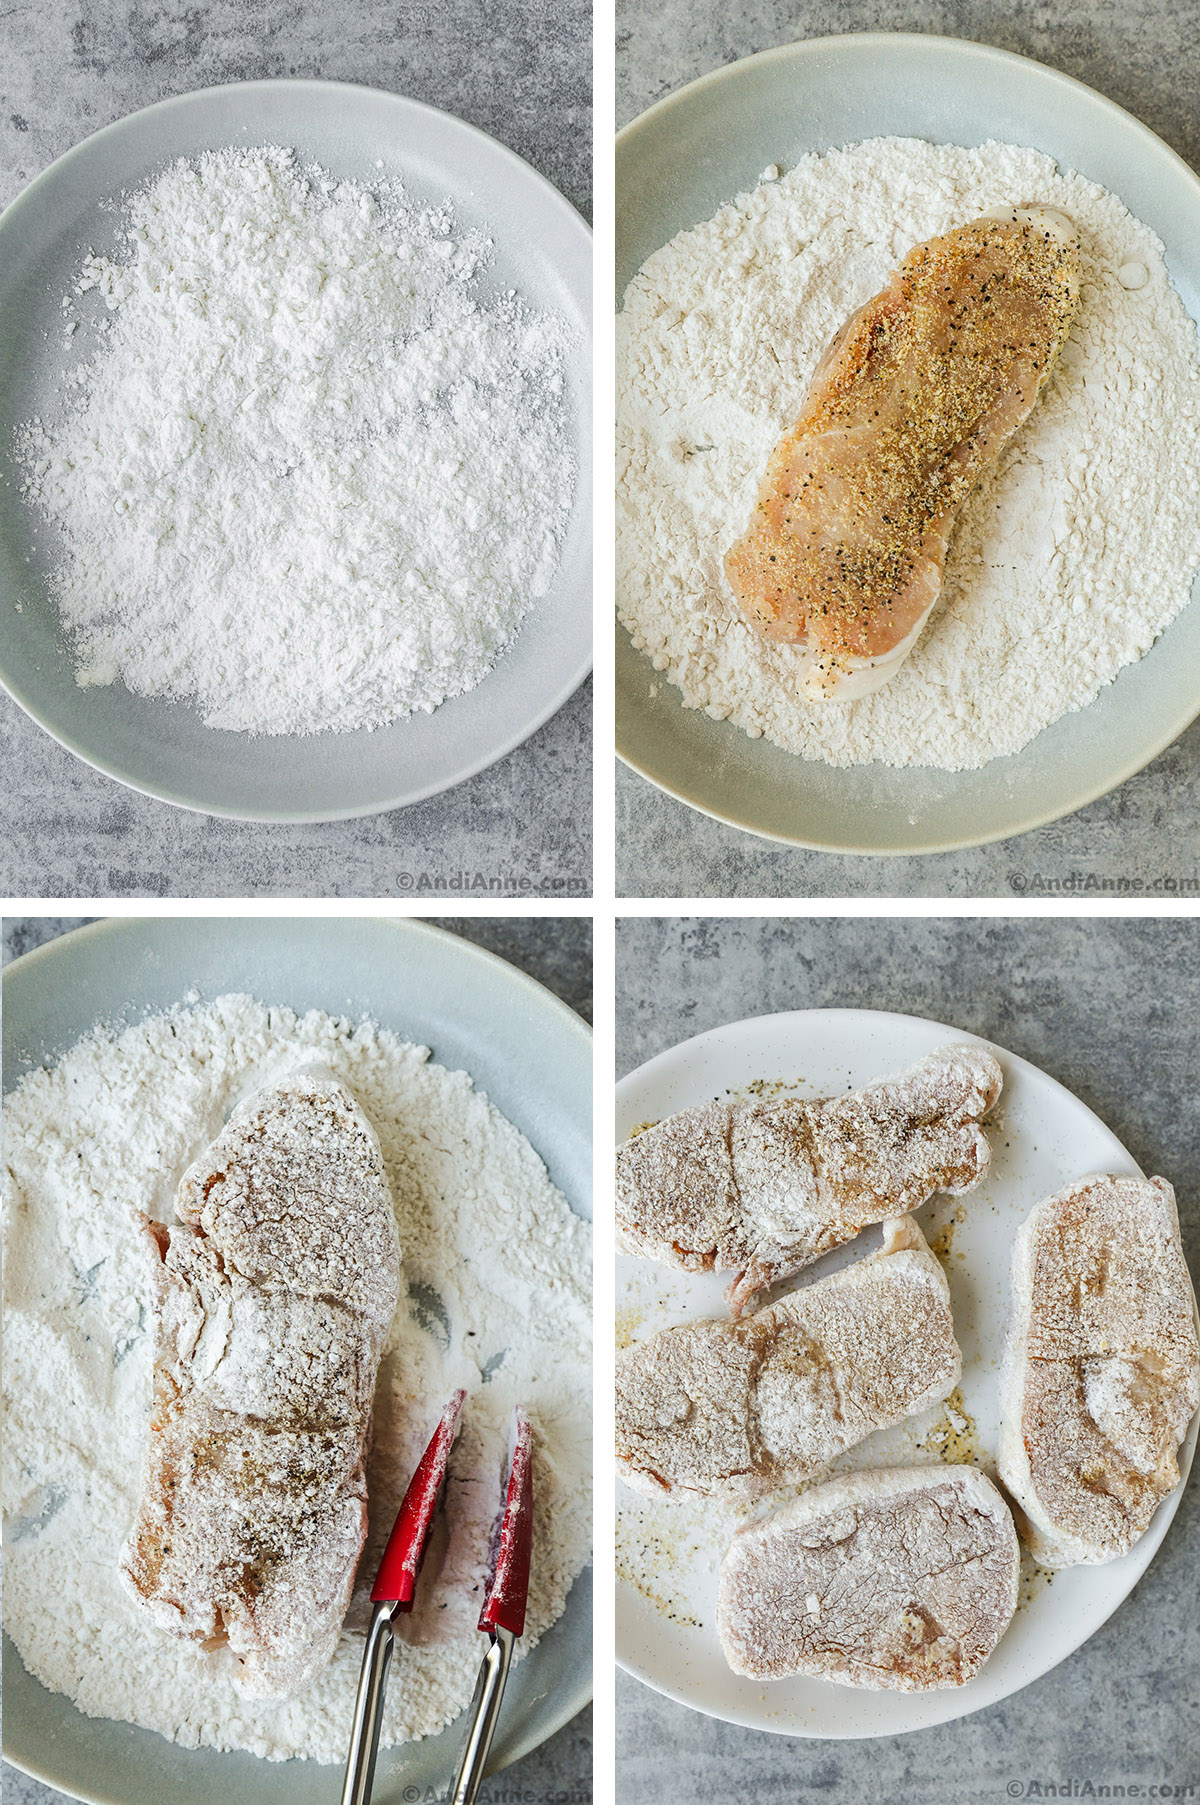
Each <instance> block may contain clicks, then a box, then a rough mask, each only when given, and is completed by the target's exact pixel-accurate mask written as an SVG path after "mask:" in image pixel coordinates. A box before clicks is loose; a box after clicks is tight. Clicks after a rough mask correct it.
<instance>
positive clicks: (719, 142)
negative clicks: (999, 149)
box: [617, 33, 1200, 853]
mask: <svg viewBox="0 0 1200 1805" xmlns="http://www.w3.org/2000/svg"><path fill="white" fill-rule="evenodd" d="M891 134H895V135H898V136H908V137H914V138H925V139H929V140H932V141H934V142H937V143H943V144H946V143H949V144H963V145H976V144H983V143H986V141H987V140H988V139H989V138H995V139H1000V140H1002V141H1007V142H1008V143H1011V144H1022V145H1030V146H1032V147H1034V148H1035V149H1037V150H1041V151H1045V152H1047V153H1048V154H1049V155H1050V156H1053V157H1055V158H1057V160H1058V162H1059V164H1060V166H1061V167H1062V168H1063V169H1076V170H1078V171H1080V173H1081V174H1083V175H1085V176H1087V177H1089V178H1090V179H1091V180H1092V181H1094V182H1099V183H1101V184H1102V185H1103V186H1104V187H1106V188H1108V189H1110V190H1111V191H1112V192H1113V193H1114V194H1117V195H1119V196H1120V197H1121V199H1122V200H1123V201H1124V202H1125V205H1126V206H1127V207H1128V208H1129V209H1130V211H1131V212H1132V213H1134V214H1136V215H1137V216H1138V218H1139V219H1142V220H1144V221H1145V222H1146V224H1147V225H1149V226H1152V227H1153V228H1154V230H1155V231H1156V232H1157V233H1158V235H1159V237H1160V238H1161V239H1162V240H1163V243H1164V244H1165V245H1166V249H1167V263H1168V267H1169V268H1170V271H1171V275H1172V278H1173V280H1174V282H1175V285H1176V287H1177V288H1178V290H1179V292H1180V294H1181V296H1182V297H1183V300H1184V303H1185V305H1186V306H1187V308H1188V310H1189V312H1190V313H1191V314H1192V316H1193V318H1200V179H1198V178H1197V177H1196V175H1195V174H1194V173H1193V172H1192V171H1191V170H1190V169H1189V168H1188V167H1187V165H1186V164H1185V163H1184V162H1182V161H1181V160H1180V158H1179V157H1177V156H1176V155H1175V153H1174V152H1173V151H1171V150H1168V148H1167V146H1166V145H1165V144H1164V143H1163V142H1162V141H1161V139H1159V138H1156V137H1155V136H1154V134H1153V133H1152V132H1150V131H1148V130H1147V129H1146V127H1145V126H1144V125H1141V124H1139V123H1138V121H1137V120H1136V119H1133V118H1131V116H1130V115H1129V114H1128V113H1126V112H1123V111H1122V110H1121V108H1120V107H1117V106H1114V105H1113V103H1112V102H1111V101H1108V100H1104V99H1102V98H1101V96H1100V95H1099V94H1094V93H1093V92H1092V90H1091V89H1090V88H1085V87H1083V86H1082V85H1081V84H1080V83H1079V82H1075V81H1071V80H1069V79H1068V77H1066V76H1065V75H1058V74H1056V73H1055V71H1054V70H1052V69H1045V68H1043V67H1042V66H1041V64H1039V63H1033V62H1029V61H1028V60H1027V59H1026V58H1024V57H1020V56H1011V55H1009V54H1007V53H1006V52H1004V51H1000V50H991V49H989V48H988V47H987V46H985V45H983V44H969V43H963V42H960V41H959V40H957V39H954V38H937V37H924V36H909V35H907V34H904V33H896V34H883V33H881V34H878V35H870V36H867V35H864V36H847V37H838V38H816V39H813V40H812V41H811V42H808V43H799V44H787V45H784V46H783V47H782V48H781V49H779V50H770V51H767V52H765V53H764V54H763V55H761V56H753V57H749V58H747V59H746V60H745V61H744V62H740V63H734V64H732V65H731V66H730V67H728V68H725V69H721V70H718V71H717V72H716V73H715V74H712V75H707V76H705V77H703V79H702V80H700V81H695V82H692V83H691V84H690V85H689V86H688V87H686V88H683V89H681V90H680V91H679V93H678V94H674V95H671V96H670V97H669V98H668V99H666V100H664V101H662V102H660V103H659V104H658V105H657V106H655V107H652V108H651V109H650V111H649V112H647V113H644V114H643V115H642V117H641V118H640V119H638V120H635V122H634V123H633V124H632V125H631V126H629V127H627V128H626V130H625V131H624V132H622V133H621V135H620V137H619V138H618V140H617V303H618V306H619V305H620V300H621V296H622V295H623V294H624V291H625V288H626V286H627V285H628V283H629V282H630V280H631V279H632V277H633V276H634V275H636V273H637V271H638V269H639V268H640V267H641V265H642V264H643V263H644V262H645V260H646V258H647V257H649V256H650V254H651V253H652V252H653V251H656V250H658V249H659V248H660V247H661V246H662V245H664V244H666V243H667V241H668V240H669V239H671V238H673V237H674V235H675V233H676V232H679V231H682V230H683V229H684V228H685V227H688V226H693V225H696V224H698V223H699V222H701V221H703V220H706V219H710V218H711V217H712V215H713V214H714V213H715V212H716V210H717V208H718V207H720V206H722V205H723V204H724V203H725V202H727V201H731V200H732V199H733V198H734V197H735V196H736V195H737V194H738V193H739V192H741V191H742V190H745V189H748V188H754V187H755V186H756V185H757V182H758V177H759V173H760V171H761V170H763V169H764V168H766V167H767V166H768V165H769V164H772V163H779V164H782V165H783V166H784V167H788V166H790V165H792V164H793V163H795V162H796V160H797V159H798V158H799V157H800V156H802V155H804V153H805V152H807V151H812V150H828V149H830V148H831V147H833V146H835V145H842V144H851V143H854V142H856V141H858V140H861V139H863V138H874V137H879V136H887V135H891ZM1198 595H1200V583H1198V584H1197V587H1196V589H1194V590H1193V595H1192V601H1191V603H1190V605H1189V606H1188V607H1186V608H1185V609H1184V610H1183V612H1182V614H1180V615H1179V617H1178V618H1177V619H1176V620H1175V622H1174V623H1173V624H1172V625H1171V626H1170V627H1169V628H1168V630H1167V631H1166V632H1165V633H1164V634H1163V635H1162V637H1161V639H1159V641H1158V643H1157V644H1156V645H1155V646H1154V648H1153V650H1152V651H1151V652H1150V653H1149V654H1148V655H1147V656H1146V657H1145V658H1143V659H1142V660H1141V661H1140V662H1139V663H1137V664H1134V665H1130V666H1128V667H1127V668H1126V669H1125V670H1124V671H1122V672H1121V674H1120V676H1119V677H1118V678H1117V680H1116V682H1115V683H1112V684H1110V685H1109V687H1108V688H1107V689H1106V690H1104V691H1103V692H1102V693H1101V695H1100V696H1099V697H1098V698H1097V699H1096V701H1095V702H1093V703H1092V704H1091V706H1090V707H1088V708H1085V709H1083V710H1082V711H1081V712H1080V713H1078V714H1074V715H1067V716H1065V717H1064V718H1063V719H1062V720H1060V721H1056V722H1055V723H1054V725H1053V726H1052V727H1048V728H1047V729H1046V731H1045V732H1044V733H1041V734H1039V735H1038V737H1037V739H1035V740H1034V741H1033V742H1032V743H1031V744H1030V745H1029V746H1027V747H1026V748H1025V749H1024V751H1022V752H1019V753H1017V754H1016V755H1015V756H1013V757H1011V758H1002V759H993V761H992V762H991V763H990V764H988V765H985V766H984V767H983V769H982V770H979V771H962V772H946V771H932V770H916V769H914V770H899V771H898V770H892V769H891V768H890V767H888V766H886V765H863V766H858V767H855V768H853V769H851V770H846V771H839V770H834V769H833V768H832V767H831V766H828V765H824V764H820V763H818V762H815V761H807V760H802V759H799V758H796V757H794V756H793V755H792V754H790V753H787V752H783V751H781V750H780V749H779V747H777V746H773V745H772V744H771V743H770V742H769V741H768V740H765V739H764V740H751V739H749V738H748V737H747V736H746V734H744V733H743V732H742V731H741V729H740V728H738V727H735V726H733V725H731V724H730V723H729V722H718V721H711V720H709V718H708V716H707V715H705V714H704V713H703V711H696V710H690V709H685V708H684V706H683V704H682V701H681V699H680V695H679V691H678V690H677V689H676V688H675V687H674V685H673V684H669V683H662V684H660V685H658V689H659V693H658V695H657V697H655V698H651V696H650V694H649V691H650V684H651V679H652V677H653V672H652V671H651V669H650V665H649V662H648V660H646V659H645V658H644V657H643V656H642V655H641V653H639V652H635V651H634V649H633V646H632V644H631V643H630V640H629V637H628V635H627V634H626V633H625V632H624V630H623V629H621V628H618V630H617V749H618V751H619V752H620V755H621V757H622V758H623V759H624V760H625V761H626V762H627V763H628V764H630V765H632V766H633V768H634V769H635V770H637V771H640V772H641V774H642V775H643V776H644V777H648V778H650V779H651V780H652V781H653V782H654V783H656V784H658V785H659V787H660V788H661V789H664V790H666V791H667V792H668V793H669V794H670V795H673V796H677V797H678V798H679V799H680V801H682V802H687V803H690V804H691V806H692V807H693V808H697V809H700V810H702V811H703V812H704V813H705V814H708V815H713V816H715V817H716V818H717V819H718V820H719V821H728V822H730V823H731V824H732V825H733V826H734V827H741V828H746V829H749V831H750V832H752V833H756V834H762V835H764V836H765V837H766V838H768V839H774V840H785V841H790V842H791V843H792V844H794V845H798V846H811V847H816V848H818V849H823V850H827V851H831V852H872V853H911V852H943V851H949V850H951V849H953V848H955V847H960V846H976V845H982V844H984V843H985V842H986V841H988V840H999V839H1003V838H1004V837H1005V836H1006V835H1008V834H1017V833H1023V832H1024V831H1025V830H1026V829H1027V828H1031V827H1037V826H1039V825H1040V824H1041V823H1042V822H1044V821H1053V820H1056V819H1057V818H1058V817H1059V816H1060V815H1066V814H1069V813H1070V812H1071V811H1072V810H1073V809H1077V808H1082V807H1083V805H1084V803H1086V802H1091V801H1092V800H1093V799H1094V798H1095V797H1097V796H1102V795H1103V794H1104V793H1105V791H1107V790H1110V789H1112V788H1113V787H1114V786H1115V785H1116V784H1119V783H1123V782H1124V780H1125V779H1126V778H1127V777H1131V776H1132V775H1133V773H1134V772H1135V771H1138V770H1140V769H1141V767H1142V766H1143V765H1145V764H1147V763H1148V762H1149V760H1150V759H1152V758H1154V757H1155V756H1156V754H1157V753H1159V752H1161V751H1162V750H1163V748H1164V747H1165V746H1169V745H1170V743H1171V741H1172V740H1174V739H1176V738H1177V737H1178V735H1179V734H1181V733H1182V732H1183V730H1184V728H1185V727H1186V726H1187V725H1188V723H1189V722H1190V721H1192V720H1193V719H1194V718H1195V716H1196V714H1197V713H1200V602H1198V601H1197V596H1198Z"/></svg>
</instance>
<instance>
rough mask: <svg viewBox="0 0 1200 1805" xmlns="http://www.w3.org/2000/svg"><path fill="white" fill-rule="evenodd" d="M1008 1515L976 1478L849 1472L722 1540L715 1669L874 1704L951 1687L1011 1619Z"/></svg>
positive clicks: (975, 1667) (1017, 1560)
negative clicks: (838, 1690) (808, 1681)
mask: <svg viewBox="0 0 1200 1805" xmlns="http://www.w3.org/2000/svg"><path fill="white" fill-rule="evenodd" d="M1020 1567H1021V1557H1020V1551H1019V1549H1018V1546H1017V1535H1016V1531H1015V1529H1014V1528H1013V1521H1012V1517H1011V1515H1010V1514H1009V1509H1008V1506H1007V1505H1006V1504H1005V1502H1004V1500H1003V1498H1002V1497H1001V1496H1000V1493H999V1492H998V1491H997V1490H996V1488H995V1486H994V1485H993V1484H992V1482H991V1480H990V1479H986V1478H985V1477H984V1475H983V1474H982V1473H980V1472H979V1471H977V1469H976V1468H975V1467H906V1468H903V1469H900V1468H891V1469H888V1470H886V1471H881V1472H873V1473H854V1474H852V1475H851V1476H850V1477H849V1478H848V1479H837V1480H833V1481H832V1482H831V1483H830V1484H829V1485H821V1486H818V1487H816V1489H815V1490H814V1491H811V1492H806V1493H805V1495H804V1496H803V1497H802V1498H797V1499H796V1500H795V1502H794V1503H792V1504H787V1505H785V1506H784V1507H783V1509H782V1510H778V1511H776V1512H774V1514H773V1515H771V1516H769V1517H766V1518H764V1519H762V1520H760V1521H758V1522H755V1523H750V1524H747V1525H746V1527H745V1528H743V1529H740V1530H739V1531H738V1532H737V1534H736V1535H735V1536H734V1538H733V1541H732V1542H731V1543H730V1545H729V1549H728V1552H727V1553H726V1555H725V1559H724V1560H723V1561H722V1563H721V1587H720V1597H719V1602H718V1605H717V1627H718V1629H719V1630H720V1634H721V1646H722V1647H723V1648H724V1650H725V1659H726V1660H727V1661H728V1662H729V1665H730V1666H731V1667H732V1669H733V1671H734V1672H735V1673H741V1674H746V1675H747V1676H748V1677H749V1678H750V1679H752V1680H782V1679H787V1678H789V1677H790V1676H791V1675H793V1674H805V1675H807V1676H809V1677H810V1678H812V1679H820V1680H839V1681H841V1683H842V1684H843V1685H846V1686H866V1687H869V1688H870V1689H871V1690H872V1691H880V1690H884V1689H886V1690H889V1691H896V1692H926V1691H930V1690H932V1689H933V1688H935V1687H942V1686H962V1685H964V1684H965V1683H966V1681H967V1680H969V1679H972V1678H973V1677H974V1676H975V1674H977V1673H978V1672H979V1669H980V1668H981V1667H982V1666H983V1664H984V1662H985V1661H986V1660H987V1658H988V1656H989V1655H990V1654H991V1653H992V1651H993V1649H994V1648H995V1647H996V1644H997V1643H998V1642H999V1640H1000V1638H1001V1636H1002V1635H1003V1634H1004V1632H1005V1630H1006V1629H1007V1628H1008V1626H1009V1623H1010V1622H1011V1621H1012V1615H1013V1612H1014V1611H1015V1610H1016V1608H1017V1581H1018V1578H1019V1575H1020Z"/></svg>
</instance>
